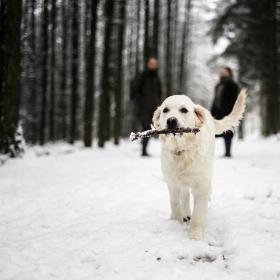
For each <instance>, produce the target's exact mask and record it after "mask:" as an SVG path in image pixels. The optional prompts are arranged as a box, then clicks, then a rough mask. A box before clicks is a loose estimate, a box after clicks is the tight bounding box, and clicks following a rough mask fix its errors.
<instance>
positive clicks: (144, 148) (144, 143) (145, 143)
mask: <svg viewBox="0 0 280 280" xmlns="http://www.w3.org/2000/svg"><path fill="white" fill-rule="evenodd" d="M148 143H149V138H143V139H142V156H143V157H145V156H148V153H147V146H148Z"/></svg>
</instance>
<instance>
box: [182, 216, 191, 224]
mask: <svg viewBox="0 0 280 280" xmlns="http://www.w3.org/2000/svg"><path fill="white" fill-rule="evenodd" d="M190 220H191V216H186V217H183V222H184V223H188V222H189V221H190Z"/></svg>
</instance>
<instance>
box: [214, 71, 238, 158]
mask: <svg viewBox="0 0 280 280" xmlns="http://www.w3.org/2000/svg"><path fill="white" fill-rule="evenodd" d="M219 75H220V81H219V83H218V84H217V85H216V87H215V98H214V101H213V104H212V108H211V113H212V116H213V117H214V118H215V119H218V120H220V119H222V118H223V117H225V116H227V115H228V114H229V113H230V112H231V111H232V109H233V106H234V103H235V101H236V99H237V96H238V92H239V87H238V85H237V83H236V82H235V81H234V80H233V73H232V70H231V68H229V67H223V68H221V69H220V72H219ZM217 137H223V138H224V140H225V150H226V152H225V157H231V142H232V138H233V132H232V131H228V132H225V133H223V134H221V135H217Z"/></svg>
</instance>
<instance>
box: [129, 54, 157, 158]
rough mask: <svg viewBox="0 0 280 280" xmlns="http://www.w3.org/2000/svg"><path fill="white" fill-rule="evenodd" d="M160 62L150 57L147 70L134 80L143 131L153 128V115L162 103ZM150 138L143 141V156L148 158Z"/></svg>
mask: <svg viewBox="0 0 280 280" xmlns="http://www.w3.org/2000/svg"><path fill="white" fill-rule="evenodd" d="M157 70H158V60H157V59H156V58H155V57H150V58H149V59H148V61H147V67H146V69H145V70H144V71H143V72H142V73H140V74H139V75H138V76H137V77H136V78H135V80H134V85H133V88H132V91H133V92H132V96H133V99H134V101H135V108H136V111H137V117H138V120H139V122H140V124H141V126H142V129H143V130H147V129H150V128H151V122H152V118H153V113H154V111H155V110H156V108H157V107H158V106H159V104H160V103H161V97H162V90H161V82H160V78H159V76H158V71H157ZM148 141H149V139H148V138H144V139H143V140H142V156H148V153H147V146H148Z"/></svg>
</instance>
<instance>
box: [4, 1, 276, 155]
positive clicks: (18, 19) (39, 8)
mask: <svg viewBox="0 0 280 280" xmlns="http://www.w3.org/2000/svg"><path fill="white" fill-rule="evenodd" d="M193 2H194V0H180V1H175V0H130V1H128V0H116V1H113V0H95V1H91V0H82V1H78V0H64V1H58V0H0V21H1V22H0V36H1V42H0V58H1V63H0V151H1V152H6V151H7V149H8V147H9V145H10V144H11V143H13V141H14V135H15V133H16V130H17V127H18V122H19V120H20V123H21V124H22V126H23V130H24V136H25V139H26V141H27V142H28V143H30V144H41V145H44V144H45V143H47V142H54V141H60V140H62V141H67V142H69V143H72V144H73V143H74V142H75V141H77V140H82V141H83V143H84V145H85V146H87V147H90V146H91V145H92V143H93V142H94V141H95V140H96V143H97V144H98V146H99V147H104V146H105V144H106V142H107V141H109V140H113V142H114V143H115V144H118V143H119V142H120V139H121V138H122V137H123V136H126V135H127V134H128V132H129V131H130V130H131V129H132V128H133V127H135V123H136V122H135V118H134V115H135V112H134V109H133V105H132V102H131V100H130V88H131V84H132V82H133V79H134V77H135V76H137V75H138V74H139V72H140V71H142V70H143V68H144V67H145V63H146V60H147V58H148V57H149V56H156V57H158V58H159V61H160V69H159V74H160V77H161V80H162V82H163V91H164V96H168V95H170V94H174V93H186V94H188V92H187V89H188V71H191V69H189V65H188V59H189V49H190V47H191V42H190V33H191V29H193V28H195V26H192V17H195V15H194V14H193V13H192V6H193V4H194V3H193ZM278 26H279V0H258V1H257V0H244V1H243V0H237V1H235V2H234V3H232V4H230V3H229V4H228V5H227V6H226V8H225V9H220V10H218V11H217V17H216V18H215V20H214V22H213V23H212V29H211V35H212V36H213V41H214V43H215V42H217V41H218V40H219V38H222V37H223V38H227V40H228V41H229V44H228V47H227V48H226V50H225V52H224V54H223V55H225V56H230V57H235V58H236V59H237V61H238V66H239V80H240V82H241V83H242V84H244V85H247V86H249V87H250V88H251V92H259V93H260V97H261V98H260V99H259V100H260V101H259V104H260V108H261V114H262V121H263V126H262V131H263V134H264V135H270V134H273V133H276V132H278V131H279V129H280V122H279V118H280V113H279V110H278V108H279V104H280V98H279V81H280V79H279V66H278V61H279V34H280V32H279V27H278Z"/></svg>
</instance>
